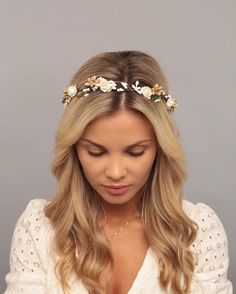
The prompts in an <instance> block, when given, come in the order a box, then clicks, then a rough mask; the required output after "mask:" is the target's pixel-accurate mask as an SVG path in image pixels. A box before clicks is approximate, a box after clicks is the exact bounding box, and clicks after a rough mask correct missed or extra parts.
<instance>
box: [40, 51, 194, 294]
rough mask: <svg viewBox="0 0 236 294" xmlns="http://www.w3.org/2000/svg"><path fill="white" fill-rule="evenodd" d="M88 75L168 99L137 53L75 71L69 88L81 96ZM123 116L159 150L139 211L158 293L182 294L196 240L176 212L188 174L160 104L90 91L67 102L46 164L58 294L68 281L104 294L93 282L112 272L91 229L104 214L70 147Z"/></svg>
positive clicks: (150, 64)
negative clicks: (146, 124)
mask: <svg viewBox="0 0 236 294" xmlns="http://www.w3.org/2000/svg"><path fill="white" fill-rule="evenodd" d="M93 75H97V76H102V77H104V78H106V79H108V80H113V81H124V82H127V83H128V84H129V85H131V84H133V83H134V82H135V81H137V80H138V81H139V82H140V84H143V85H147V86H149V87H152V86H153V85H154V84H156V83H158V84H159V85H162V87H163V89H164V90H165V92H168V88H167V82H166V79H165V76H164V74H163V72H162V69H161V67H160V65H159V64H158V62H157V61H156V60H155V59H154V58H153V57H152V56H150V55H149V54H147V53H144V52H141V51H116V52H104V53H100V54H97V55H95V56H93V57H91V58H90V59H89V60H88V61H86V62H85V63H84V64H83V65H82V66H81V67H80V69H79V70H78V72H77V73H76V74H75V75H74V76H73V78H72V79H71V81H70V84H77V85H78V87H79V88H80V87H81V88H82V87H83V84H84V82H85V81H86V80H87V78H89V77H91V76H93ZM95 102H96V103H95ZM122 109H127V110H130V111H134V112H136V113H139V114H141V115H143V116H145V117H146V118H147V119H148V120H149V121H150V122H151V125H152V127H153V130H154V132H155V135H156V139H157V142H158V149H159V150H158V152H157V155H156V158H155V160H154V162H153V166H152V169H151V172H150V175H149V178H148V180H147V181H146V183H145V185H144V186H143V189H142V197H141V198H140V208H141V215H142V219H143V224H144V230H145V234H146V237H147V241H148V243H149V245H150V247H151V248H152V249H153V251H154V253H155V255H156V257H157V261H158V266H159V267H160V276H159V282H160V286H161V287H162V289H163V290H168V289H170V290H171V293H177V294H178V293H189V291H190V285H191V281H192V278H193V272H194V264H195V260H194V256H193V253H192V252H191V250H190V248H189V246H190V245H191V243H192V242H193V241H194V240H195V238H196V234H197V224H196V223H195V222H194V221H192V220H191V219H190V218H189V217H188V216H187V214H186V213H185V211H184V210H183V206H182V202H183V184H184V183H185V181H186V178H187V168H186V164H185V156H184V152H183V148H182V146H181V143H180V140H179V137H180V136H179V131H178V128H177V127H176V124H175V122H174V119H173V116H172V115H171V114H170V113H169V112H168V110H167V108H166V105H165V103H164V102H163V101H160V102H158V103H154V102H152V101H150V100H148V99H145V98H144V97H143V96H142V95H140V94H138V93H136V92H117V91H111V92H107V93H103V92H101V91H100V90H97V91H94V92H91V93H90V95H89V96H85V97H84V96H82V95H80V96H79V97H75V98H74V99H72V101H71V102H70V104H69V105H68V106H67V107H66V109H65V111H64V113H63V116H62V119H61V122H60V125H59V128H58V130H57V132H56V137H55V148H54V158H53V160H52V162H51V170H52V173H53V175H54V176H55V177H56V179H57V183H58V189H57V192H56V193H55V195H54V197H53V198H52V200H51V201H50V203H49V204H47V206H46V207H45V209H44V212H45V215H46V216H47V217H48V218H49V219H50V221H51V223H52V226H53V229H54V237H53V248H54V252H55V253H56V255H57V258H58V259H57V262H56V265H55V272H56V275H57V277H58V278H59V280H60V283H61V285H62V288H63V290H64V292H65V293H70V284H69V280H70V277H71V276H72V275H74V276H75V277H76V278H77V279H80V280H81V281H82V283H83V284H84V286H85V287H86V289H87V290H88V291H89V293H96V294H97V293H98V294H104V293H105V289H104V288H103V287H102V286H101V285H100V284H99V282H98V278H99V275H100V273H101V272H102V270H103V269H104V268H105V267H106V266H107V265H108V264H111V265H113V260H112V255H111V253H110V251H109V247H108V243H107V240H106V239H105V237H104V235H103V234H102V232H101V230H100V228H99V227H98V222H97V220H98V219H99V217H100V216H101V215H104V210H103V208H102V206H101V204H100V202H99V197H98V195H97V193H96V191H95V190H94V189H93V188H92V187H91V185H90V184H89V182H88V181H87V180H86V177H85V175H84V173H83V170H82V167H81V165H80V162H79V159H78V155H77V153H76V150H75V144H76V142H77V141H78V140H79V139H80V137H81V136H82V134H83V132H84V131H85V129H86V126H87V125H88V124H89V123H90V122H92V121H93V120H95V119H96V118H99V117H102V116H104V115H109V114H112V113H115V112H117V111H119V110H122Z"/></svg>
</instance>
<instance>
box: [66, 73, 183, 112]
mask: <svg viewBox="0 0 236 294" xmlns="http://www.w3.org/2000/svg"><path fill="white" fill-rule="evenodd" d="M118 84H119V86H118ZM98 89H99V90H101V91H102V92H110V91H117V92H123V91H135V92H137V93H139V94H141V95H143V96H144V97H145V98H147V99H149V100H151V101H153V102H160V101H161V99H164V100H165V103H166V106H167V108H168V110H169V112H170V113H173V112H174V110H175V108H176V107H177V105H178V104H177V101H176V100H175V99H173V98H172V97H171V95H169V94H167V93H165V91H164V90H163V88H162V86H160V85H158V84H155V85H154V86H153V87H152V88H150V87H148V86H143V87H140V86H139V81H136V82H135V84H132V85H131V88H130V86H129V85H128V84H127V83H126V82H114V81H112V80H107V79H105V78H103V77H97V76H95V75H94V76H92V77H90V78H88V79H87V80H86V81H85V83H84V86H83V88H82V89H81V90H80V91H79V90H78V87H77V85H76V84H74V85H70V86H69V87H68V88H66V89H64V92H63V99H62V103H63V104H64V106H65V107H66V106H67V105H68V104H69V103H70V101H71V100H72V99H73V98H74V97H75V96H76V95H77V94H78V93H80V94H81V93H82V94H83V96H88V95H89V94H90V93H91V92H92V91H96V90H98Z"/></svg>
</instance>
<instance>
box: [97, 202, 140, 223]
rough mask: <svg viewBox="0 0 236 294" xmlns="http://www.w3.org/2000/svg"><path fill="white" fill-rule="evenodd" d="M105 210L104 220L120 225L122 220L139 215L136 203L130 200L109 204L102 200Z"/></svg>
mask: <svg viewBox="0 0 236 294" xmlns="http://www.w3.org/2000/svg"><path fill="white" fill-rule="evenodd" d="M102 205H103V207H104V209H105V212H106V217H107V220H106V222H108V223H110V224H112V225H120V224H122V223H123V222H124V221H129V220H130V219H133V218H134V217H135V216H138V215H139V209H138V206H137V203H134V202H130V203H125V204H120V205H119V204H110V203H107V202H105V201H102Z"/></svg>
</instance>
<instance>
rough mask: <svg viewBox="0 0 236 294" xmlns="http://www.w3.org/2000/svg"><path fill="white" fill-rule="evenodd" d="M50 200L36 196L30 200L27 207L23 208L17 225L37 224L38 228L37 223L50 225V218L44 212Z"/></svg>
mask: <svg viewBox="0 0 236 294" xmlns="http://www.w3.org/2000/svg"><path fill="white" fill-rule="evenodd" d="M48 203H49V202H48V201H47V200H46V199H42V198H35V199H32V200H30V201H29V202H28V204H27V205H26V208H25V209H24V210H23V212H22V214H21V215H20V217H19V219H18V221H17V225H21V226H26V227H29V228H30V227H32V226H33V225H35V227H34V229H35V231H37V229H36V225H39V224H41V225H44V226H49V220H48V218H47V217H46V216H45V214H44V208H45V206H46V205H47V204H48Z"/></svg>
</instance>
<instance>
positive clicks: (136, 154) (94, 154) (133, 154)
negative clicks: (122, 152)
mask: <svg viewBox="0 0 236 294" xmlns="http://www.w3.org/2000/svg"><path fill="white" fill-rule="evenodd" d="M104 153H105V152H100V153H93V152H90V151H88V154H89V155H91V156H94V157H99V156H102V155H103V154H104ZM128 154H129V155H131V156H133V157H138V156H142V155H143V154H144V151H142V152H139V153H133V152H128Z"/></svg>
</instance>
